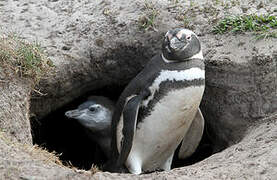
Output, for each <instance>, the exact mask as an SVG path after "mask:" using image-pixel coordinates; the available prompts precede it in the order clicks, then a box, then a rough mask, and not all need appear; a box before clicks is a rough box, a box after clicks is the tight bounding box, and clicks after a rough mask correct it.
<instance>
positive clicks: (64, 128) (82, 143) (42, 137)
mask: <svg viewBox="0 0 277 180" xmlns="http://www.w3.org/2000/svg"><path fill="white" fill-rule="evenodd" d="M122 90H123V87H106V88H103V89H100V90H97V91H93V92H90V93H88V94H85V95H83V96H81V97H80V98H78V99H77V100H75V101H73V102H71V103H69V104H68V105H66V106H64V107H62V108H60V109H59V110H57V111H55V112H53V113H51V114H50V115H48V116H47V117H45V118H44V119H41V120H33V121H32V135H33V142H34V144H38V145H40V146H41V147H44V148H46V149H47V150H48V151H50V152H51V151H55V152H57V153H58V154H61V155H60V159H61V160H62V162H64V163H65V164H72V165H73V166H74V167H77V168H80V169H86V170H88V169H90V168H91V166H92V164H96V165H98V166H100V167H101V166H102V165H103V164H104V163H105V162H106V160H107V159H106V157H105V155H104V153H103V152H102V151H101V149H100V147H99V145H97V144H96V143H95V142H93V141H92V140H91V139H90V138H88V136H87V134H86V132H85V131H84V128H83V127H82V126H81V125H80V124H79V123H78V122H77V121H76V120H74V119H68V118H66V117H65V115H64V113H65V112H66V111H68V110H72V109H76V108H77V106H78V105H80V104H81V103H83V102H85V101H86V100H87V97H88V96H89V95H101V96H106V97H108V98H110V99H111V100H114V101H116V100H117V98H118V97H119V95H120V93H121V92H122ZM177 152H178V150H177V151H176V153H175V156H174V159H173V163H172V168H177V167H182V166H187V165H191V164H194V163H196V162H199V161H201V160H203V159H205V158H207V157H209V156H210V155H212V154H213V145H212V143H211V141H210V139H209V138H208V136H207V128H206V127H205V131H204V135H203V138H202V140H201V142H200V145H199V147H198V148H197V150H196V152H195V153H194V154H193V155H192V156H191V157H189V158H188V159H186V160H180V159H178V158H177Z"/></svg>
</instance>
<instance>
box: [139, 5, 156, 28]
mask: <svg viewBox="0 0 277 180" xmlns="http://www.w3.org/2000/svg"><path fill="white" fill-rule="evenodd" d="M144 9H145V10H146V12H145V14H144V15H143V16H141V17H140V18H139V20H138V22H139V27H140V28H141V29H144V30H154V31H155V30H156V28H155V26H156V24H155V20H156V18H157V16H158V15H159V11H158V10H157V9H156V8H155V7H154V4H152V3H150V2H147V1H145V2H144Z"/></svg>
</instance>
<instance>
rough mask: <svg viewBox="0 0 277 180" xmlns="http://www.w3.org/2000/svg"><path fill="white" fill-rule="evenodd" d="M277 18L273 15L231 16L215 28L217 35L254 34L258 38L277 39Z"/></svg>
mask: <svg viewBox="0 0 277 180" xmlns="http://www.w3.org/2000/svg"><path fill="white" fill-rule="evenodd" d="M276 29H277V18H276V16H271V15H264V16H263V15H261V16H257V15H253V14H252V15H243V16H229V17H226V18H224V19H223V20H221V21H219V23H218V24H217V25H216V26H215V27H214V28H213V32H214V33H215V34H223V33H227V32H233V33H242V32H254V33H255V35H257V36H258V38H262V37H275V38H276V37H277V31H276Z"/></svg>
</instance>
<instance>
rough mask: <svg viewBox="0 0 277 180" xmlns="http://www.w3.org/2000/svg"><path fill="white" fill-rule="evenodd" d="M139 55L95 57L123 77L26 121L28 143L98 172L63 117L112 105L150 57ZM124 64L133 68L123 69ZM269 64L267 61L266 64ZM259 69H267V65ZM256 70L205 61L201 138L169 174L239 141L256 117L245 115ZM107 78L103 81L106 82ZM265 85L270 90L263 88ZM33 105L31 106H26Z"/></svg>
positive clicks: (96, 154)
mask: <svg viewBox="0 0 277 180" xmlns="http://www.w3.org/2000/svg"><path fill="white" fill-rule="evenodd" d="M139 49H141V50H140V51H138V47H119V48H117V49H113V50H111V51H110V52H109V53H106V54H105V55H104V56H103V57H101V58H102V59H112V60H115V62H117V63H116V64H115V65H114V66H115V68H117V69H112V70H111V71H113V72H111V74H114V73H115V74H116V73H117V72H124V73H125V75H126V76H128V77H127V78H125V79H124V80H123V81H116V82H112V81H111V83H110V84H108V85H105V86H104V87H100V88H97V87H96V88H95V87H94V88H93V89H91V90H89V91H86V92H84V93H81V94H79V96H78V98H75V99H73V100H72V101H71V102H70V103H67V104H65V105H64V106H62V107H60V108H58V109H57V110H55V111H53V112H51V113H49V114H48V115H47V116H45V117H44V118H41V119H35V118H33V119H32V120H31V122H32V123H31V126H32V137H33V143H34V144H38V145H39V146H41V147H44V148H46V149H47V150H48V151H50V152H52V151H55V152H56V153H57V154H59V157H60V159H61V160H62V162H63V163H65V164H71V165H73V166H75V167H77V168H80V169H86V170H88V169H90V168H91V166H92V165H93V164H96V165H98V166H100V167H101V166H102V165H103V164H104V163H105V162H106V160H107V159H106V158H105V156H104V154H103V152H101V150H100V148H99V146H98V145H97V144H96V143H95V142H93V141H92V140H90V139H89V138H88V137H87V135H86V133H85V132H84V129H83V127H82V126H81V125H80V124H79V123H78V122H77V121H75V120H70V119H68V118H66V117H65V115H64V113H65V112H66V111H67V110H70V109H75V108H76V107H77V106H78V105H79V104H81V103H82V102H84V101H85V100H86V99H87V97H88V96H91V95H101V96H106V97H108V98H110V99H112V100H114V101H116V100H117V98H118V97H119V95H120V94H121V92H122V90H123V89H124V87H125V86H126V84H127V83H128V81H130V79H132V78H133V77H134V76H135V74H137V73H138V71H139V70H140V69H142V68H143V65H144V63H145V62H146V61H145V59H146V58H150V57H151V55H153V54H151V52H147V49H145V48H143V47H139ZM126 50H127V54H128V55H127V56H122V54H123V52H124V53H125V54H126ZM92 59H93V57H92ZM118 59H120V61H118ZM130 59H132V61H133V62H132V63H126V62H128V61H129V60H130ZM272 62H273V61H272ZM272 62H271V61H268V63H272ZM273 63H274V62H273ZM122 64H123V66H124V67H123V66H122ZM126 64H127V65H126ZM263 67H268V64H266V65H263ZM120 68H125V69H120ZM259 68H260V65H255V64H252V65H247V66H245V64H243V65H241V64H235V63H234V64H230V62H228V63H226V64H224V63H222V62H221V63H220V64H217V63H214V61H209V60H206V89H205V93H204V97H203V100H202V103H201V106H200V108H201V110H202V112H203V115H204V118H205V130H204V134H203V137H202V140H201V142H200V145H199V147H198V148H197V150H196V152H195V153H194V154H193V155H192V156H191V157H190V158H188V159H186V160H179V159H178V158H177V157H175V158H174V160H173V163H172V167H173V168H175V167H182V166H187V165H191V164H194V163H196V162H199V161H201V160H203V159H205V158H207V157H209V156H211V155H212V154H214V153H216V152H219V151H221V150H223V149H225V148H227V147H228V146H230V145H232V144H234V143H236V142H238V141H239V140H240V139H241V138H242V137H243V134H244V131H245V129H246V127H247V124H248V123H249V119H253V118H254V119H255V118H256V117H258V116H259V115H257V116H256V117H254V116H253V115H249V111H251V110H253V108H255V107H254V106H255V105H257V104H256V103H255V102H256V99H253V98H254V97H257V93H259V92H258V91H252V92H253V93H252V94H251V92H250V90H253V88H254V89H257V90H258V88H259V87H258V86H256V84H255V83H256V80H255V79H254V81H252V80H253V77H254V78H256V79H259V78H260V77H259V73H260V70H258V69H259ZM104 69H105V68H104ZM262 71H265V72H268V69H267V68H265V69H263V70H262ZM253 73H254V74H253ZM104 74H105V75H107V74H108V75H109V71H106V70H104V71H103V76H104ZM112 76H113V75H109V77H112ZM126 79H127V80H126ZM237 79H239V81H238V82H237V85H242V84H243V88H240V87H239V86H237V87H234V84H232V83H231V84H230V82H233V81H236V80H237ZM273 83H274V82H273ZM269 85H270V86H271V85H272V84H270V82H269ZM273 86H274V84H273ZM247 88H249V89H247ZM249 93H250V94H249ZM254 93H256V94H254ZM234 104H236V106H234ZM261 104H263V102H261ZM34 105H35V104H32V102H31V106H34ZM257 106H259V104H258V105H257ZM254 110H255V109H254ZM268 111H271V110H270V109H269V110H268Z"/></svg>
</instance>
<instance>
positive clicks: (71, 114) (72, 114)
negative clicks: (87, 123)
mask: <svg viewBox="0 0 277 180" xmlns="http://www.w3.org/2000/svg"><path fill="white" fill-rule="evenodd" d="M81 114H82V112H81V111H79V110H78V109H75V110H71V111H67V112H66V113H65V116H66V117H68V118H76V117H78V116H80V115H81Z"/></svg>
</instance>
